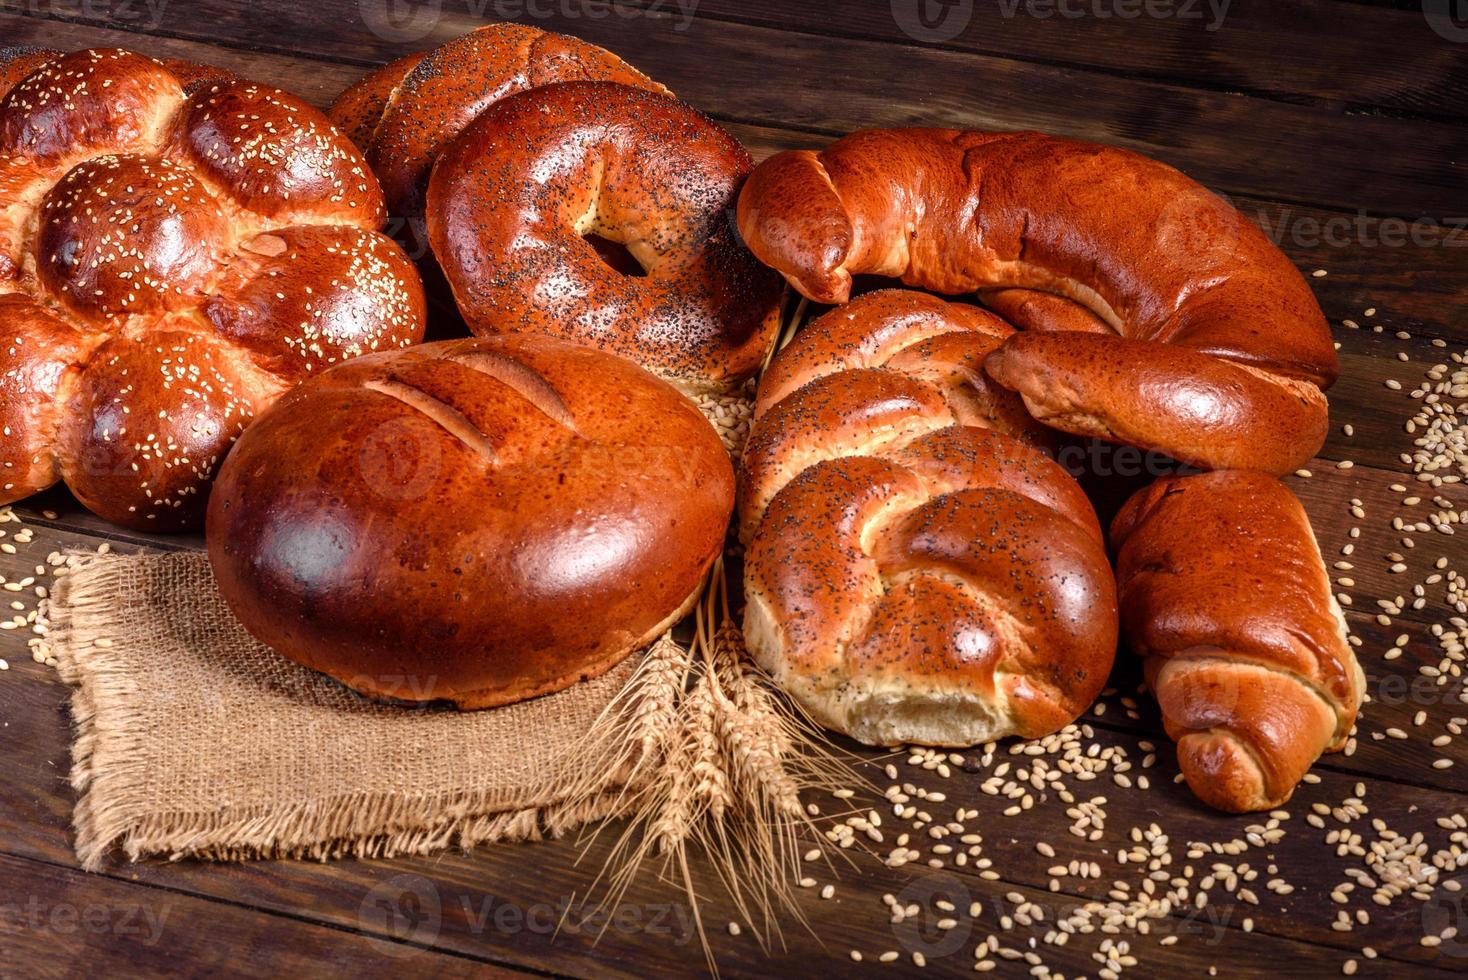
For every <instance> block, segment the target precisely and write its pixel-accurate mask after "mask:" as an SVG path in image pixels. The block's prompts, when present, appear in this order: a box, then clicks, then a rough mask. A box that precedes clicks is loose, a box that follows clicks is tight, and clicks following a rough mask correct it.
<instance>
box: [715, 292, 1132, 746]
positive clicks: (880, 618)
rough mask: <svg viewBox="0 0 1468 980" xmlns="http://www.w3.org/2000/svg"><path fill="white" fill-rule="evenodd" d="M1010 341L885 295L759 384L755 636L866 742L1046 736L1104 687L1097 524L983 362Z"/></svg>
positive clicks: (955, 314) (749, 499)
mask: <svg viewBox="0 0 1468 980" xmlns="http://www.w3.org/2000/svg"><path fill="white" fill-rule="evenodd" d="M1009 332H1010V331H1009V328H1008V327H1007V326H1006V325H1004V324H1003V323H1002V322H1001V321H999V320H998V319H997V318H996V317H994V316H992V315H991V314H986V313H984V312H982V311H979V310H975V309H973V308H970V307H963V306H958V305H956V304H950V303H944V302H942V301H941V300H936V299H933V298H932V297H928V296H924V295H921V294H916V293H900V292H884V293H876V294H871V295H869V296H865V297H862V298H861V299H858V300H854V301H853V302H852V303H850V304H849V305H847V306H846V307H843V308H840V309H836V310H832V311H831V312H829V313H827V314H826V315H825V316H823V317H821V318H820V319H818V320H816V321H815V322H814V323H812V324H811V325H810V326H808V327H807V328H806V329H805V330H804V331H802V332H801V333H799V334H798V335H796V337H795V339H794V341H793V342H792V343H791V344H790V345H789V346H788V347H787V348H786V349H785V350H784V351H782V352H781V353H780V354H779V355H778V356H777V357H776V358H775V360H774V362H773V363H772V364H771V366H770V370H769V371H768V372H767V374H766V376H765V380H764V382H763V383H762V385H761V391H760V397H759V404H758V408H757V411H758V412H759V418H758V421H757V422H756V424H755V428H754V432H753V433H752V435H751V437H750V443H749V446H748V448H747V449H746V453H745V462H744V472H743V485H742V486H741V490H740V520H741V535H742V537H743V538H744V539H745V540H746V541H748V542H749V547H748V552H747V555H746V561H745V578H744V585H745V598H746V603H747V605H746V610H745V619H744V633H745V640H746V643H747V645H748V648H749V650H750V652H751V654H752V655H753V656H754V658H755V659H756V660H757V661H758V662H759V663H760V665H761V666H763V667H764V668H765V669H766V670H768V671H770V673H771V674H772V675H773V676H774V677H775V679H776V680H777V682H778V683H780V684H781V685H782V686H783V687H784V688H785V689H786V690H787V691H789V692H790V694H791V695H792V696H793V697H794V698H795V699H796V700H797V701H799V702H800V703H801V704H802V705H803V706H804V707H805V708H806V710H808V711H809V712H810V713H811V715H812V716H813V717H814V718H816V720H818V721H819V722H821V723H822V724H825V725H827V726H829V727H831V728H833V729H836V730H838V731H842V732H845V733H847V734H849V735H851V736H852V737H854V738H856V739H858V740H860V741H863V742H867V743H869V744H875V745H893V744H897V743H901V742H921V743H926V744H933V745H954V746H957V745H972V744H974V743H976V742H980V741H986V740H988V739H993V738H998V737H1000V736H1004V735H1010V734H1018V735H1024V736H1027V737H1037V736H1040V735H1044V734H1047V733H1050V732H1053V731H1055V730H1057V729H1059V728H1061V727H1063V726H1064V725H1066V724H1067V723H1069V722H1070V721H1073V720H1074V719H1075V718H1076V717H1077V716H1078V715H1079V714H1080V713H1081V712H1082V711H1084V710H1085V709H1086V708H1087V707H1088V706H1089V705H1090V704H1091V702H1092V700H1094V698H1095V696H1096V695H1097V693H1098V692H1099V691H1100V690H1101V687H1102V685H1103V684H1104V682H1105V680H1106V676H1107V673H1108V671H1109V669H1110V666H1111V662H1112V658H1113V656H1114V653H1115V649H1116V633H1117V613H1116V596H1115V587H1114V583H1113V581H1112V577H1111V570H1110V567H1109V565H1108V564H1107V561H1106V552H1105V548H1104V545H1103V543H1102V537H1101V530H1100V526H1099V525H1098V523H1097V521H1096V515H1095V513H1094V511H1093V510H1092V509H1091V506H1090V504H1089V503H1088V502H1087V500H1086V498H1085V495H1084V494H1083V493H1082V492H1081V489H1080V487H1079V486H1078V485H1077V484H1076V483H1075V481H1074V480H1072V479H1071V478H1070V476H1069V475H1068V474H1067V473H1066V472H1065V471H1064V470H1063V469H1062V468H1061V467H1060V466H1059V465H1058V464H1057V463H1055V462H1054V461H1053V460H1051V459H1050V458H1049V457H1048V456H1047V455H1046V454H1045V453H1044V452H1043V451H1041V450H1040V449H1038V448H1036V447H1035V446H1034V445H1032V444H1031V443H1030V442H1027V441H1025V440H1026V438H1032V437H1033V436H1034V435H1035V434H1036V433H1035V432H1034V428H1033V426H1034V423H1033V422H1031V421H1028V420H1025V419H1023V418H1022V417H1021V416H1022V415H1023V413H1022V412H1019V413H1018V414H1016V409H1015V406H1014V405H1012V404H1008V403H1007V402H1006V393H1005V392H1003V391H1002V390H1000V391H996V390H994V389H993V388H992V387H991V386H989V385H988V384H987V382H986V381H985V380H984V379H983V376H982V374H981V373H980V372H979V368H980V366H981V362H982V360H983V357H984V356H985V355H986V354H987V352H988V351H989V350H991V349H993V348H994V347H995V346H996V345H997V344H998V343H1000V342H1001V341H1002V340H1003V338H1004V337H1005V336H1007V335H1008V334H1009ZM802 382H803V383H802ZM797 385H798V387H796V386H797ZM792 389H793V390H792ZM980 426H992V428H981V427H980ZM1016 435H1018V436H1020V438H1017V437H1016Z"/></svg>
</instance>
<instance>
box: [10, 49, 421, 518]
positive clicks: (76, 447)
mask: <svg viewBox="0 0 1468 980" xmlns="http://www.w3.org/2000/svg"><path fill="white" fill-rule="evenodd" d="M12 53H13V54H14V55H15V60H13V61H11V62H9V65H10V66H11V67H9V68H4V69H3V70H0V86H6V87H5V88H4V89H0V96H3V98H0V308H3V310H4V312H5V315H6V324H7V326H6V344H5V348H4V350H5V356H4V359H3V362H0V504H5V503H9V502H10V501H13V500H18V499H20V498H22V497H26V496H29V495H30V494H33V493H35V492H37V491H39V490H44V489H46V488H47V487H50V486H52V485H53V484H55V483H56V482H57V481H58V480H62V481H65V483H66V485H67V486H68V487H69V488H70V489H71V491H72V492H73V493H74V494H75V495H76V497H77V498H78V499H79V500H80V501H81V502H82V503H83V504H85V505H86V506H87V507H88V508H90V509H91V510H92V511H94V512H95V513H97V514H99V515H100V516H102V517H104V518H106V519H107V520H110V521H112V522H114V523H117V524H123V525H127V526H129V527H134V528H139V529H142V530H147V531H177V530H183V529H189V528H194V527H198V526H199V525H201V524H202V522H203V515H204V499H205V496H206V495H207V492H208V489H209V482H210V479H211V478H212V476H213V474H214V471H215V469H216V467H217V466H218V464H219V461H220V460H221V459H222V458H223V456H224V454H225V452H226V451H227V450H228V448H229V446H230V444H231V443H232V442H233V441H234V438H235V437H236V436H237V435H238V434H239V432H240V431H241V430H242V429H243V428H244V426H245V425H246V424H247V423H248V422H249V420H250V419H251V418H252V417H253V416H254V415H255V414H256V413H257V412H260V411H262V410H263V409H265V408H266V407H267V406H269V405H270V404H271V402H272V401H274V400H275V399H276V398H277V397H278V396H279V395H280V394H281V393H282V392H283V391H285V390H286V389H287V388H289V387H290V386H291V385H294V384H296V383H297V382H299V381H301V380H303V379H304V378H306V377H308V376H310V375H311V374H312V373H314V372H319V371H321V370H324V369H325V368H327V367H329V366H330V365H332V364H335V363H337V362H339V361H343V360H346V359H347V358H350V357H354V356H356V355H358V354H361V353H364V352H367V351H374V350H383V349H388V348H396V347H402V346H405V345H407V344H411V343H414V342H416V341H418V340H420V339H422V336H423V327H424V301H423V292H422V286H421V284H420V282H419V279H418V274H417V273H416V272H415V271H414V269H413V266H412V263H410V262H409V261H408V259H407V257H406V256H405V255H404V254H403V253H402V251H401V250H400V249H399V248H398V247H397V246H396V245H395V244H393V242H392V241H391V240H390V239H388V238H386V237H384V236H383V235H380V234H378V232H377V231H376V229H377V227H378V225H379V224H381V222H382V218H383V207H382V195H381V192H380V191H379V189H378V187H377V182H376V181H375V180H374V179H373V177H372V175H371V174H370V173H369V172H368V171H367V168H366V165H365V164H364V163H363V161H362V159H361V157H360V156H359V155H358V154H357V151H356V149H355V148H354V147H352V145H351V144H350V143H349V142H348V141H347V140H346V138H345V137H343V136H342V135H341V134H340V133H338V132H337V131H336V130H335V129H333V128H332V127H331V125H330V124H329V123H328V122H327V121H326V119H325V118H323V117H322V115H321V114H320V113H319V112H317V111H316V110H315V109H313V108H311V107H310V106H309V105H306V104H305V103H303V102H301V101H300V100H299V99H296V98H295V97H293V96H290V95H287V94H285V93H284V92H280V91H278V90H276V89H273V88H269V87H267V86H262V85H255V84H252V83H250V82H245V81H240V80H236V79H232V78H230V77H227V73H221V72H218V71H217V70H214V69H207V68H203V67H201V66H194V65H187V64H184V63H179V62H169V63H167V64H165V63H162V62H158V61H154V60H153V59H151V58H146V57H143V56H142V55H138V54H132V53H130V52H127V51H118V50H105V51H104V50H95V51H78V52H75V53H72V54H67V55H60V54H56V53H54V52H37V51H30V52H20V53H15V52H12ZM15 66H18V67H15Z"/></svg>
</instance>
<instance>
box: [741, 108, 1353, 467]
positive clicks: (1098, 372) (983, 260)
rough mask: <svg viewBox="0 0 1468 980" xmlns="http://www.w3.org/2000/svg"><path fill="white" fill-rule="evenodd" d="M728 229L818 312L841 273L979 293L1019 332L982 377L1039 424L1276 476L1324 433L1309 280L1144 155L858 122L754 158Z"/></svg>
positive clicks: (1324, 370) (1327, 345)
mask: <svg viewBox="0 0 1468 980" xmlns="http://www.w3.org/2000/svg"><path fill="white" fill-rule="evenodd" d="M738 220H739V229H740V231H741V232H742V234H743V235H744V238H745V241H746V242H748V244H749V247H750V248H751V249H753V251H754V253H755V254H756V255H758V256H759V257H760V259H761V260H762V261H764V262H766V263H767V264H769V265H771V266H773V267H774V268H776V269H778V270H779V271H780V272H781V273H782V274H783V275H784V276H785V277H786V278H787V279H788V280H789V281H790V283H791V284H792V285H793V286H794V287H795V288H796V289H798V290H800V292H801V293H803V294H804V295H805V296H807V297H809V298H810V299H812V300H815V301H817V302H822V303H843V302H845V301H846V299H847V298H848V297H849V295H850V292H851V283H852V277H853V276H854V275H858V274H874V275H879V276H892V277H898V278H900V279H901V280H902V281H903V282H904V283H906V284H908V285H911V286H917V287H919V288H922V289H928V290H932V291H934V292H938V293H947V294H964V293H973V292H979V293H980V294H981V295H983V296H984V297H985V298H986V299H987V300H989V301H991V302H993V303H994V304H995V308H996V309H999V310H1000V311H1002V312H1003V314H1004V315H1005V316H1006V317H1008V318H1010V319H1011V321H1012V322H1013V323H1014V324H1015V325H1016V326H1019V327H1021V328H1023V329H1022V330H1021V331H1020V332H1019V333H1018V334H1016V335H1015V336H1013V337H1011V338H1010V339H1009V340H1007V341H1006V342H1005V343H1004V345H1003V346H1002V347H1001V348H1000V349H999V350H998V351H996V352H995V353H994V354H993V355H992V356H990V357H988V358H987V359H986V361H985V370H986V371H987V372H988V374H989V376H990V377H991V378H993V379H994V380H995V381H997V382H998V383H999V384H1001V385H1003V386H1005V387H1007V388H1010V389H1012V390H1014V391H1016V392H1018V393H1019V394H1020V395H1021V396H1022V397H1023V399H1024V402H1025V405H1026V406H1027V408H1028V409H1029V411H1030V413H1031V414H1032V415H1034V417H1035V418H1037V419H1039V420H1040V421H1042V422H1045V423H1046V424H1048V425H1051V426H1054V427H1055V428H1058V429H1062V430H1064V431H1067V432H1071V433H1074V434H1077V435H1082V436H1094V437H1098V438H1102V439H1107V440H1111V441H1114V442H1122V443H1128V444H1132V445H1137V446H1140V447H1142V448H1145V449H1149V450H1156V451H1159V452H1163V453H1166V454H1167V455H1169V456H1172V457H1174V458H1176V459H1179V460H1182V461H1183V462H1186V463H1190V464H1193V465H1196V466H1199V467H1202V468H1206V469H1219V468H1230V467H1237V468H1252V469H1262V470H1266V471H1268V472H1271V473H1276V474H1278V473H1286V472H1289V471H1291V470H1293V469H1295V468H1296V467H1298V466H1300V465H1302V464H1303V463H1304V462H1305V461H1307V460H1308V459H1310V457H1311V456H1313V455H1314V453H1315V452H1316V451H1317V450H1318V449H1319V448H1320V446H1321V444H1322V443H1323V442H1324V440H1325V434H1326V427H1327V419H1326V414H1327V413H1326V399H1325V395H1324V393H1323V389H1325V388H1327V387H1329V386H1330V385H1331V384H1332V383H1333V382H1334V381H1335V378H1336V376H1337V374H1338V373H1339V364H1338V358H1337V355H1336V352H1335V349H1334V346H1333V345H1332V343H1331V338H1330V332H1329V330H1328V329H1327V327H1326V323H1325V318H1324V316H1323V315H1322V314H1321V312H1320V308H1319V306H1318V305H1317V304H1316V302H1315V298H1314V296H1313V295H1312V294H1311V292H1310V288H1309V286H1308V285H1307V284H1306V283H1305V280H1304V278H1303V277H1302V276H1301V275H1300V273H1299V272H1298V270H1296V269H1295V267H1294V265H1293V264H1292V263H1291V262H1290V261H1289V259H1288V258H1287V257H1286V256H1285V255H1284V254H1283V253H1282V252H1281V251H1280V250H1279V249H1278V248H1276V247H1275V246H1274V245H1273V243H1271V242H1270V241H1269V240H1268V238H1266V237H1265V236H1264V234H1263V233H1262V232H1261V231H1260V230H1259V229H1258V228H1257V227H1255V226H1254V225H1253V224H1252V223H1251V222H1249V220H1248V219H1247V218H1245V217H1244V216H1243V215H1241V214H1240V213H1239V212H1238V211H1236V210H1235V209H1234V208H1232V207H1231V206H1229V204H1228V203H1227V202H1226V201H1224V200H1222V199H1221V198H1219V197H1217V196H1216V195H1214V194H1212V193H1211V192H1209V191H1208V190H1207V189H1206V188H1204V187H1203V186H1201V185H1200V184H1198V183H1196V182H1194V181H1193V180H1191V179H1189V178H1188V177H1186V176H1184V175H1183V174H1181V173H1179V172H1178V171H1176V170H1174V169H1173V168H1171V167H1169V166H1167V165H1165V164H1163V163H1160V162H1158V161H1155V160H1150V159H1148V158H1146V157H1143V156H1140V155H1138V154H1135V153H1130V152H1127V151H1125V150H1121V149H1116V148H1114V147H1107V146H1101V145H1097V144H1092V143H1085V142H1080V141H1077V140H1070V139H1065V138H1062V137H1056V136H1048V135H1044V134H1040V133H1025V132H1021V133H989V132H973V131H957V130H940V129H897V130H867V131H862V132H857V133H853V134H851V135H849V136H846V137H845V138H843V139H840V140H838V141H836V142H835V143H833V144H832V145H830V146H828V147H827V148H826V149H824V150H822V151H821V152H819V153H817V152H813V151H806V150H803V151H789V152H785V153H779V154H776V155H775V156H772V157H770V158H769V159H768V160H766V161H764V162H763V163H762V164H760V166H759V167H757V168H756V169H755V171H754V173H753V174H751V175H750V178H749V180H748V181H747V182H746V183H745V186H744V189H743V190H742V192H741V194H740V198H739V210H738ZM1026 294H1029V295H1028V296H1027V295H1026Z"/></svg>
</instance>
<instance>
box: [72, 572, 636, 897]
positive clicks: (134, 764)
mask: <svg viewBox="0 0 1468 980" xmlns="http://www.w3.org/2000/svg"><path fill="white" fill-rule="evenodd" d="M49 623H50V625H49V630H50V632H49V633H48V637H49V639H50V641H51V647H52V651H53V655H54V656H56V658H57V662H58V666H59V668H60V669H61V671H62V675H63V677H64V678H65V679H66V680H68V681H69V682H70V683H72V684H74V685H76V690H75V692H74V694H73V697H72V713H73V721H74V723H75V725H76V731H77V735H76V742H75V745H74V747H73V750H72V783H73V785H74V787H75V788H76V790H77V792H78V794H79V798H78V801H77V805H76V813H75V825H76V850H77V856H78V858H79V859H80V860H81V863H82V866H83V867H86V868H96V867H97V866H99V865H100V864H101V862H102V859H103V857H104V856H105V854H106V853H107V851H108V850H109V849H110V848H111V846H112V845H113V844H114V843H120V844H121V845H122V847H123V850H124V851H125V852H126V853H127V854H128V855H129V856H130V857H132V858H134V859H136V858H138V857H140V856H142V855H147V854H166V855H168V856H170V857H183V856H201V857H210V858H224V859H240V858H255V857H285V856H291V857H329V856H333V855H338V854H359V855H381V856H387V855H391V854H397V853H424V852H427V851H432V850H437V849H440V848H443V847H446V846H449V845H451V844H459V845H463V846H471V845H473V844H476V843H480V842H485V841H499V840H512V839H524V838H533V837H537V836H540V835H543V834H552V835H553V834H558V833H561V832H563V831H565V830H567V829H570V828H573V827H577V826H580V825H581V824H583V823H585V822H587V821H588V820H593V819H597V818H599V817H603V816H607V815H610V814H612V813H614V812H615V811H616V809H617V805H618V800H619V799H620V798H621V797H622V791H623V789H624V787H623V785H622V783H621V782H620V781H619V780H620V779H622V778H624V777H625V773H626V768H625V766H623V765H620V764H619V761H620V760H619V753H620V752H621V747H620V746H616V745H609V744H603V745H597V744H594V743H592V744H588V743H587V742H586V741H585V738H586V735H587V732H588V731H589V730H590V729H591V728H592V726H593V724H594V723H595V722H596V721H597V719H598V717H599V716H601V714H602V712H603V711H604V709H606V708H607V706H608V705H609V704H610V703H611V702H612V700H613V698H614V697H615V696H616V695H617V694H618V692H619V691H621V689H622V688H623V686H624V685H625V684H626V683H627V681H628V678H629V677H630V676H631V675H632V674H633V671H634V669H635V667H636V665H637V662H638V660H639V657H638V656H633V657H629V658H628V659H627V660H625V661H623V662H622V664H620V665H619V666H617V667H615V668H613V669H612V670H611V671H609V672H608V673H606V674H604V675H603V676H601V677H599V678H597V679H595V680H592V681H589V682H586V683H583V684H577V685H575V686H573V687H571V688H569V689H567V690H565V691H562V692H560V693H558V694H554V695H550V696H547V697H543V698H537V699H534V700H531V701H526V702H522V703H520V704H516V705H512V706H509V707H506V708H500V709H496V710H493V711H475V712H459V711H456V710H454V709H452V708H443V707H436V706H435V707H402V706H395V705H384V704H375V703H372V702H369V701H367V700H365V699H363V698H360V697H358V696H356V695H355V694H353V693H352V692H351V691H350V690H348V689H347V688H345V687H343V686H342V685H340V684H338V683H336V682H335V681H333V680H331V679H330V678H327V677H325V676H323V675H321V674H318V673H316V672H314V671H311V670H308V669H306V668H305V667H301V666H299V665H297V664H295V663H294V662H292V661H290V660H287V659H285V658H284V657H282V656H280V655H279V654H276V653H275V652H274V651H272V650H270V649H269V648H267V647H265V646H263V645H262V644H260V643H258V642H256V641H255V640H254V639H253V638H252V637H251V636H250V635H249V634H248V633H246V632H245V631H244V629H243V628H242V627H240V625H239V624H238V623H237V622H236V621H235V620H234V618H233V616H231V615H230V612H229V609H228V607H227V606H225V604H224V600H223V599H222V598H221V597H220V595H219V591H218V589H217V588H215V585H214V578H213V575H212V574H211V573H210V570H209V561H208V558H207V557H206V556H205V555H203V554H200V553H193V552H191V553H178V554H164V555H133V556H118V555H107V556H99V557H97V558H94V559H90V560H88V561H87V562H86V563H85V564H83V565H80V566H79V567H77V568H75V569H73V570H72V571H71V573H70V574H68V575H65V576H63V577H62V578H60V579H59V580H58V581H57V583H56V590H55V595H54V596H53V598H52V601H51V604H50V608H49ZM619 770H620V771H619ZM588 789H589V790H590V792H589V793H588V792H587V790H588ZM573 794H574V796H575V797H576V798H575V799H573V798H572V796H573Z"/></svg>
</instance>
